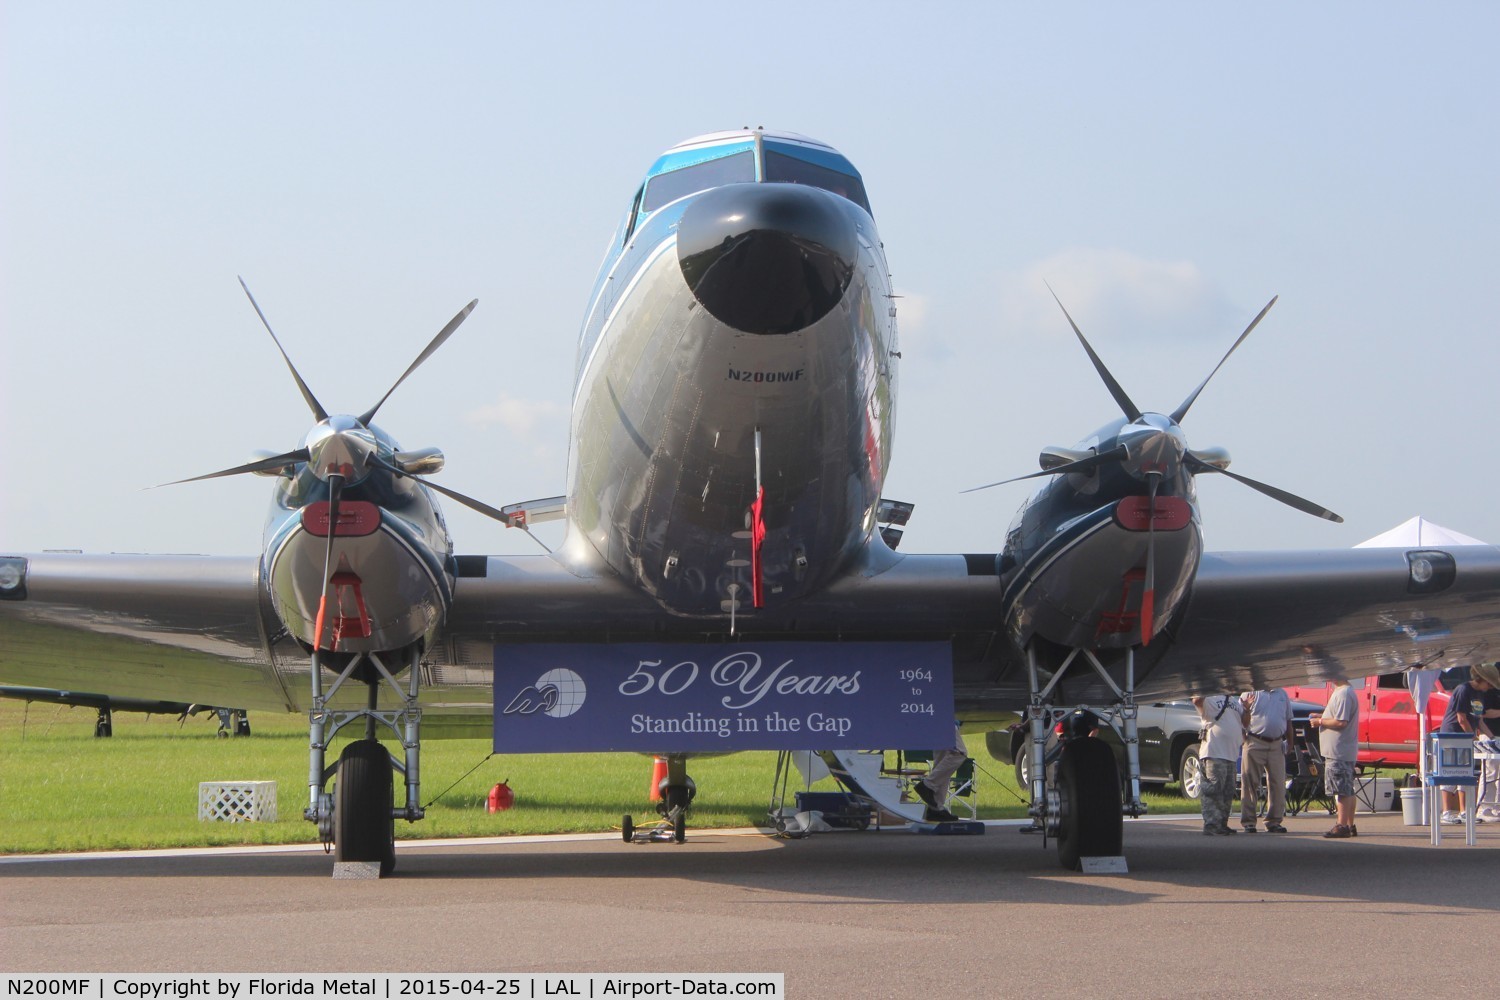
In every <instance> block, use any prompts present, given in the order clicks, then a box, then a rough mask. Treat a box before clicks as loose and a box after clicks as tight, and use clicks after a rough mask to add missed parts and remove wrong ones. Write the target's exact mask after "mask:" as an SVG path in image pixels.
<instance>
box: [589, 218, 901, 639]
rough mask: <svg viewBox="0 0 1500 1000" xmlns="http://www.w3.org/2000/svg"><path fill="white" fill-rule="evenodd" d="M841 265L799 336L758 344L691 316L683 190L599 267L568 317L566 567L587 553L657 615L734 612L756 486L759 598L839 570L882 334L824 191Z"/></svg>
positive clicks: (812, 586) (869, 476)
mask: <svg viewBox="0 0 1500 1000" xmlns="http://www.w3.org/2000/svg"><path fill="white" fill-rule="evenodd" d="M817 194H818V195H819V196H821V197H822V198H825V199H827V203H828V205H830V206H832V207H833V208H834V209H835V210H837V211H839V212H843V213H846V214H847V215H848V216H849V217H850V219H851V220H852V222H853V224H854V226H855V227H856V229H857V232H858V245H859V250H858V253H859V258H858V260H857V262H856V266H855V268H854V274H853V278H852V280H851V281H850V282H849V285H848V288H847V290H846V291H845V293H844V295H843V298H842V300H841V301H840V302H839V304H838V305H837V306H836V307H835V308H834V309H833V310H832V311H831V312H829V313H828V314H827V315H825V316H824V317H822V318H821V319H819V320H818V321H817V322H815V323H813V324H812V325H810V326H808V327H806V328H804V329H801V330H798V331H796V332H792V333H784V334H775V335H765V334H753V333H744V332H741V331H739V330H736V329H733V328H731V327H729V326H727V325H726V324H724V323H723V322H720V321H719V320H717V319H716V318H715V317H714V316H712V315H710V314H709V312H708V311H707V310H705V309H702V308H698V303H697V302H696V300H695V298H694V294H693V291H692V290H691V289H690V288H689V287H688V285H687V283H686V281H685V280H684V277H683V272H682V269H681V267H680V266H679V261H678V254H677V252H676V251H677V239H676V229H677V223H678V221H679V219H680V218H681V214H682V212H683V211H684V210H685V209H686V208H687V207H688V205H689V204H690V203H691V202H692V200H693V198H692V197H689V198H687V199H684V200H683V201H680V202H678V203H676V204H675V205H672V206H668V207H667V208H665V209H663V210H662V211H660V212H658V213H657V214H656V215H654V216H652V217H651V218H650V219H648V220H647V221H646V223H645V224H644V225H643V226H642V227H641V228H639V229H638V230H637V231H636V232H634V233H633V234H631V237H630V239H629V242H628V243H622V244H621V245H620V246H618V247H616V248H613V249H612V251H611V254H610V255H609V256H608V257H607V258H606V260H605V263H604V267H603V270H602V273H601V277H600V281H599V282H598V285H597V291H596V295H595V300H594V302H593V303H592V305H591V307H590V309H589V311H588V313H587V317H586V320H585V325H584V330H583V335H582V338H581V342H580V353H579V368H578V377H577V384H576V390H575V395H574V404H573V434H572V441H573V445H572V449H573V450H572V455H571V462H570V469H569V487H568V509H569V521H570V536H569V541H568V545H567V547H566V548H567V555H568V558H569V559H570V560H573V561H574V562H579V563H588V562H589V561H590V560H598V559H602V560H603V561H604V562H605V563H606V564H607V565H608V566H609V567H610V569H612V570H613V571H614V572H615V573H617V574H619V575H620V576H621V577H622V578H623V579H624V580H625V581H627V582H628V583H629V584H631V585H632V586H636V587H639V588H640V589H642V590H643V591H645V592H646V593H648V594H649V595H650V596H651V597H652V598H654V599H655V600H656V601H657V602H658V603H659V604H660V605H661V606H663V607H664V608H666V609H667V610H669V611H671V612H674V613H678V614H684V615H694V616H715V617H717V616H723V615H726V614H727V611H726V607H727V604H726V602H728V601H729V600H731V590H730V588H731V587H732V586H734V587H736V591H735V593H737V594H738V595H739V600H740V601H741V610H745V611H748V610H749V600H748V595H749V592H750V579H749V572H750V570H749V565H748V564H749V562H750V551H749V546H750V540H749V537H748V529H749V523H748V520H747V517H748V512H749V510H750V506H751V504H752V503H753V502H754V501H755V499H756V490H757V455H756V444H757V432H758V436H759V446H760V456H759V472H760V483H761V484H762V485H763V486H764V488H765V500H764V511H765V513H764V521H765V529H766V535H765V541H764V545H763V549H762V557H763V564H764V571H763V574H764V584H765V594H766V602H767V604H768V605H770V604H785V603H787V602H789V601H794V600H796V599H797V598H799V597H802V596H805V595H807V594H809V593H812V592H815V591H817V590H819V589H820V588H822V587H825V586H826V585H827V584H828V583H829V581H831V580H832V579H834V578H835V577H836V576H837V575H838V574H839V573H840V572H841V571H843V570H844V569H846V568H847V566H848V564H849V562H850V560H851V559H852V558H853V557H854V555H855V553H856V552H857V551H858V550H859V549H860V548H861V546H862V545H863V544H864V543H865V541H866V539H867V538H868V537H869V536H870V533H871V530H872V529H873V528H874V526H875V519H874V518H875V512H876V506H877V503H878V501H879V498H880V487H881V483H882V482H883V481H884V479H885V474H886V469H887V467H888V464H889V461H890V444H891V436H892V425H893V420H894V416H895V394H896V362H897V358H896V354H895V352H896V351H897V346H896V325H895V310H894V308H893V307H892V305H891V298H890V279H889V276H888V274H887V269H886V262H885V256H884V252H883V251H882V249H881V246H880V240H879V237H878V235H877V233H876V231H875V224H874V221H873V220H872V219H871V218H870V216H869V215H868V214H866V213H865V212H864V211H863V209H861V208H859V207H858V206H856V205H854V204H853V203H852V202H849V201H847V200H845V199H843V198H840V197H838V196H837V195H834V194H829V193H825V192H817Z"/></svg>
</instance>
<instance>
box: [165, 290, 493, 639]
mask: <svg viewBox="0 0 1500 1000" xmlns="http://www.w3.org/2000/svg"><path fill="white" fill-rule="evenodd" d="M240 287H241V288H243V289H244V290H245V296H246V297H247V298H248V299H249V300H250V305H251V306H252V307H254V309H255V314H256V315H257V316H259V317H260V321H261V325H263V326H264V327H265V328H266V332H267V333H269V334H270V335H271V340H272V341H273V342H274V343H275V344H276V349H277V350H278V351H280V352H281V357H282V360H283V361H285V362H286V366H287V370H288V371H290V372H291V373H292V378H293V379H294V380H295V381H296V383H297V388H298V390H299V391H300V392H301V393H302V398H303V399H304V400H305V401H306V402H307V407H308V409H309V410H311V411H312V414H313V417H314V418H315V419H316V420H317V424H316V425H315V426H314V427H313V429H312V431H310V432H309V433H308V435H307V439H306V443H305V444H304V445H303V446H302V447H300V448H295V449H293V450H291V451H288V452H283V453H281V454H279V455H271V456H267V457H265V458H258V459H255V460H253V461H250V462H246V463H245V464H243V465H236V466H234V467H232V468H228V469H221V470H220V471H218V472H210V473H206V474H204V475H201V476H193V477H191V478H189V479H179V480H176V481H175V482H173V483H166V484H164V485H168V486H173V485H177V484H178V483H192V482H198V481H199V480H203V479H218V478H220V477H223V476H237V475H241V474H244V473H265V472H273V471H277V470H281V469H285V468H287V467H288V466H294V465H297V464H300V463H306V465H307V468H308V469H309V470H310V471H311V472H312V473H313V474H314V475H316V476H317V477H318V478H319V479H322V480H324V481H325V482H327V483H328V535H327V539H328V540H327V544H326V547H325V550H324V556H323V586H322V591H321V595H320V597H319V601H318V614H317V624H316V630H315V632H314V636H313V642H314V644H315V646H318V647H322V646H323V645H324V640H325V637H324V626H325V624H326V620H327V611H328V599H329V590H330V588H331V586H332V581H333V576H334V573H335V566H334V539H335V538H336V537H337V536H338V533H339V532H338V525H339V508H340V505H341V502H342V499H343V495H344V492H345V490H346V488H349V487H352V486H353V485H355V484H356V483H358V482H359V481H360V480H361V479H363V478H364V477H365V475H366V474H367V473H368V471H369V470H370V469H372V468H374V469H382V470H384V471H385V472H388V473H391V474H393V475H396V476H400V477H403V478H406V479H412V480H415V481H417V482H419V483H421V484H423V485H424V486H426V487H427V488H429V489H431V490H435V491H436V492H438V493H441V494H442V495H443V496H445V497H448V498H450V499H452V500H455V501H457V502H458V503H461V504H463V505H464V506H465V507H468V508H470V509H471V510H475V511H478V512H479V513H481V514H484V515H485V516H487V517H492V518H494V519H496V520H498V521H501V522H505V523H509V520H508V518H506V516H505V515H504V514H503V513H502V512H500V511H499V510H497V509H496V508H494V507H492V506H490V505H489V504H487V503H484V502H482V501H480V500H475V499H474V498H472V497H468V496H465V495H464V494H462V493H459V492H458V491H456V490H450V489H448V488H447V487H444V486H439V485H438V484H437V483H434V482H430V481H429V480H427V479H424V478H423V477H421V476H418V475H415V474H414V473H412V472H408V471H406V470H405V469H402V468H400V466H399V465H397V464H393V463H394V456H392V457H391V458H387V457H382V454H381V447H382V445H381V444H380V442H379V440H378V439H377V437H376V435H375V434H374V432H372V431H371V430H370V421H371V420H373V419H374V417H375V414H376V412H377V411H378V410H379V409H380V407H381V406H382V405H384V404H385V401H386V400H387V399H389V398H390V397H391V393H393V392H395V391H396V389H397V387H399V386H400V385H401V383H402V382H405V381H406V379H407V377H408V376H410V375H411V374H412V372H414V371H416V370H417V368H419V367H420V366H421V365H422V363H423V362H425V361H426V360H427V359H428V358H430V357H431V356H432V355H433V354H434V353H435V352H436V351H437V349H438V348H440V347H442V346H443V344H444V343H445V342H446V341H447V340H448V338H449V337H451V336H452V335H453V331H455V330H457V329H458V328H459V326H460V324H462V323H463V321H464V320H465V319H467V318H468V316H469V313H471V312H473V310H474V307H475V306H476V305H478V304H479V300H478V299H475V300H473V301H471V302H470V303H469V304H468V305H466V306H464V307H463V308H462V309H460V310H459V311H458V313H457V315H455V316H454V317H453V318H452V319H451V320H449V321H448V323H447V325H446V326H444V327H443V328H442V329H441V330H439V331H438V334H437V336H435V337H433V338H432V340H431V342H430V343H428V345H427V346H426V347H425V348H424V349H423V350H422V353H421V354H419V355H417V359H416V360H415V361H413V362H412V363H411V364H410V365H409V366H408V367H407V369H406V371H404V372H402V373H401V377H400V378H398V379H396V381H395V383H394V384H392V385H391V387H390V388H389V389H387V390H386V391H385V395H383V396H381V397H380V399H379V400H377V401H376V403H375V405H374V406H372V407H370V408H369V409H368V410H366V411H365V412H364V413H362V414H360V415H359V416H358V417H351V416H343V415H330V414H329V413H328V411H327V410H326V409H325V408H324V407H323V404H322V403H320V402H319V401H318V398H317V396H315V395H313V391H312V389H310V388H308V385H307V382H306V380H304V379H303V378H302V374H301V373H300V372H298V371H297V366H296V365H294V364H293V363H292V359H291V356H290V355H288V354H287V352H286V348H284V347H283V346H282V344H281V340H280V338H278V337H277V336H276V331H275V330H273V329H271V323H270V321H269V320H267V319H266V314H265V312H264V311H262V310H261V308H260V303H258V302H256V301H255V296H254V295H252V294H251V293H250V288H249V286H248V285H246V284H245V281H244V279H243V278H241V279H240ZM439 467H441V466H440V465H439Z"/></svg>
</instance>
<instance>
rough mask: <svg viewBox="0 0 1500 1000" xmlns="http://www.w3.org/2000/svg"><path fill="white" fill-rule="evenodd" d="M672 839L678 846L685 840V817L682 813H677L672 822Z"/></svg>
mask: <svg viewBox="0 0 1500 1000" xmlns="http://www.w3.org/2000/svg"><path fill="white" fill-rule="evenodd" d="M672 839H673V840H675V841H677V842H678V843H679V844H680V843H682V842H683V841H685V840H687V816H686V815H684V814H683V813H678V814H677V818H676V819H674V820H673V821H672Z"/></svg>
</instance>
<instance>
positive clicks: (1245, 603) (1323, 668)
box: [0, 546, 1500, 732]
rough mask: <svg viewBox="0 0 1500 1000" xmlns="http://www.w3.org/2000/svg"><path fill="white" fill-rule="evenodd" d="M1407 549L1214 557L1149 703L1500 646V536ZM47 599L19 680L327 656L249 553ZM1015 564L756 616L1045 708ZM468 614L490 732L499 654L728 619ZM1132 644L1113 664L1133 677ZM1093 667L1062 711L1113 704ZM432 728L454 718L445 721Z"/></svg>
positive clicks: (487, 573)
mask: <svg viewBox="0 0 1500 1000" xmlns="http://www.w3.org/2000/svg"><path fill="white" fill-rule="evenodd" d="M1408 552H1409V550H1406V549H1340V550H1331V551H1311V552H1247V553H1218V554H1208V555H1205V556H1204V558H1203V560H1202V564H1201V566H1200V569H1199V572H1198V575H1197V579H1196V582H1195V584H1194V586H1193V591H1192V596H1191V599H1190V602H1189V604H1188V606H1187V609H1186V613H1185V614H1184V615H1183V616H1182V617H1181V619H1180V620H1179V621H1177V622H1174V623H1173V624H1172V625H1171V626H1170V627H1169V628H1168V629H1167V630H1166V631H1165V632H1164V633H1162V634H1161V635H1160V636H1158V637H1157V638H1156V639H1155V640H1154V641H1153V642H1152V643H1151V645H1150V646H1149V647H1147V648H1146V649H1144V650H1142V651H1140V653H1139V655H1138V657H1137V663H1136V670H1137V696H1138V698H1140V699H1143V700H1144V699H1156V698H1162V699H1166V698H1180V697H1183V696H1185V695H1188V694H1191V693H1195V692H1202V691H1219V690H1225V689H1247V688H1249V687H1252V686H1254V685H1256V684H1258V683H1260V682H1261V681H1263V680H1266V679H1269V680H1271V681H1272V682H1274V683H1277V684H1292V683H1299V682H1306V681H1309V680H1313V681H1321V680H1323V679H1326V678H1328V677H1332V676H1335V675H1339V674H1343V675H1346V676H1350V677H1355V676H1364V675H1369V674H1376V673H1384V672H1390V671H1395V670H1400V669H1404V668H1406V667H1411V666H1426V665H1434V666H1436V665H1448V664H1454V663H1467V662H1471V661H1473V660H1479V659H1490V658H1493V657H1495V656H1496V655H1500V548H1496V547H1493V546H1463V547H1454V548H1450V549H1448V550H1445V551H1444V552H1443V553H1440V556H1443V557H1445V559H1446V560H1447V561H1445V560H1444V558H1439V559H1438V560H1437V562H1438V563H1439V565H1438V566H1437V567H1436V568H1435V574H1436V575H1435V576H1434V577H1433V581H1434V582H1430V583H1428V584H1419V583H1417V582H1415V581H1414V577H1413V569H1412V566H1413V560H1412V558H1410V557H1409V554H1408ZM26 559H27V561H28V573H27V577H26V588H27V595H26V598H25V599H24V600H20V601H0V681H3V682H5V683H8V684H31V685H37V686H42V687H49V688H71V689H78V690H98V691H108V692H110V693H111V694H112V695H116V696H120V697H135V698H155V699H166V700H172V701H191V702H199V703H205V704H221V705H222V704H233V705H239V706H243V707H245V708H250V709H269V710H279V711H300V710H303V709H305V706H306V702H307V694H308V688H309V683H308V678H307V660H306V656H305V654H304V653H303V652H302V650H301V648H300V647H299V646H298V645H297V644H296V643H294V642H292V641H291V640H290V639H289V638H288V637H287V636H286V635H285V633H284V630H282V629H281V627H280V625H279V623H277V621H276V618H275V614H274V612H273V611H272V609H271V608H270V606H269V603H268V601H267V598H266V597H265V595H264V593H263V592H262V588H261V582H260V577H259V572H260V569H259V567H260V561H259V559H258V558H256V557H253V556H249V557H233V558H231V557H206V556H143V555H77V554H52V553H46V554H39V555H31V556H27V557H26ZM996 561H997V560H996V557H995V556H994V555H993V554H981V555H922V554H913V555H907V556H897V555H894V554H892V553H889V552H888V551H886V550H884V548H883V546H880V547H872V550H871V554H870V555H868V556H867V558H866V559H865V560H864V561H863V562H862V563H861V565H860V566H859V568H857V569H856V570H855V571H853V572H851V573H849V574H847V575H846V576H845V577H843V578H842V579H840V580H839V581H837V582H836V583H835V584H834V585H833V586H831V587H829V588H828V589H827V590H825V591H823V592H821V593H819V594H817V595H814V596H813V597H811V598H808V599H807V600H804V601H801V602H799V603H798V604H796V605H795V606H794V607H792V608H788V609H785V610H782V611H777V610H776V609H775V608H774V607H772V608H767V609H763V610H762V611H761V612H757V613H756V614H755V615H753V616H750V615H746V616H744V617H742V618H741V619H740V620H739V622H738V624H737V628H738V635H740V636H743V638H744V640H745V641H747V642H748V641H772V640H775V639H777V638H796V639H802V640H827V641H838V640H862V641H879V640H882V639H885V640H892V641H896V640H919V639H931V638H943V639H947V640H950V641H951V642H952V643H953V650H954V682H955V693H956V696H957V700H958V707H959V709H960V712H961V714H963V715H965V716H966V717H968V718H970V719H972V720H973V721H976V722H979V721H983V720H987V719H988V720H999V719H1001V718H1003V717H1005V716H1006V715H1007V714H1008V713H1011V712H1014V711H1016V710H1018V709H1021V708H1023V707H1024V706H1025V704H1026V699H1027V683H1026V669H1025V662H1024V659H1023V658H1022V656H1021V654H1020V653H1019V652H1018V651H1017V650H1016V649H1015V648H1014V647H1013V646H1012V645H1011V644H1010V643H1009V641H1008V640H1007V638H1006V637H1005V636H1004V635H1003V634H1002V633H1001V620H1002V618H1001V614H1000V607H999V604H1000V596H1001V589H1002V586H1001V584H1002V581H1001V577H1000V576H998V575H997V571H996ZM459 566H460V571H459V579H458V581H457V584H456V585H455V588H454V593H455V596H454V604H453V607H452V610H451V612H450V615H449V619H448V623H447V625H446V627H444V628H443V629H442V630H441V631H440V632H439V634H438V636H437V638H436V640H435V642H434V645H433V647H432V648H431V649H430V650H429V652H428V655H427V656H426V657H425V658H424V668H425V669H426V670H427V671H428V676H426V677H424V679H423V698H422V701H423V703H424V705H425V706H428V707H429V708H430V709H432V710H434V711H435V713H436V714H437V715H438V716H442V715H444V714H447V715H448V716H450V717H451V721H452V722H454V723H459V722H460V720H463V721H464V722H465V724H466V725H468V726H469V727H470V728H472V729H473V730H474V731H475V732H478V731H480V729H481V728H483V727H487V726H488V722H487V717H488V715H489V713H490V711H491V705H492V697H493V696H492V693H491V687H492V684H493V671H494V664H495V659H494V657H495V647H496V644H497V643H514V642H546V641H556V642H609V641H661V642H664V643H670V642H673V641H702V640H704V639H714V638H727V629H726V623H725V621H723V620H722V619H715V620H712V621H708V620H703V619H697V618H690V617H680V616H670V615H667V614H666V613H665V612H663V611H662V610H661V609H660V608H659V607H658V606H657V605H656V604H655V603H654V602H652V601H651V600H649V599H648V598H646V597H644V596H643V595H641V594H639V593H638V592H635V591H633V590H631V589H630V588H629V587H627V586H625V585H624V584H623V583H621V582H620V581H619V580H618V579H616V578H615V577H613V576H612V575H608V574H589V573H586V572H584V573H580V572H578V571H577V570H576V568H575V569H569V568H567V567H565V566H563V565H562V564H561V563H559V562H558V561H556V560H554V559H552V558H550V557H547V556H543V555H538V556H489V557H484V556H466V557H460V559H459ZM1118 661H1119V656H1118V654H1114V657H1113V658H1112V659H1111V658H1108V657H1106V658H1105V663H1106V665H1109V666H1110V667H1111V669H1112V670H1114V669H1115V668H1116V667H1117V665H1118ZM1112 700H1113V699H1112V697H1110V696H1109V695H1108V693H1107V688H1106V687H1105V686H1104V685H1103V684H1102V683H1100V682H1099V681H1098V680H1097V678H1095V677H1094V675H1093V674H1092V672H1090V671H1087V670H1082V671H1076V672H1075V674H1074V675H1073V676H1072V677H1071V678H1070V679H1069V680H1068V681H1066V682H1065V683H1064V684H1063V685H1062V689H1061V691H1060V697H1059V701H1060V703H1068V702H1092V703H1100V702H1107V701H1112ZM434 721H437V720H436V719H434Z"/></svg>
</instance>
